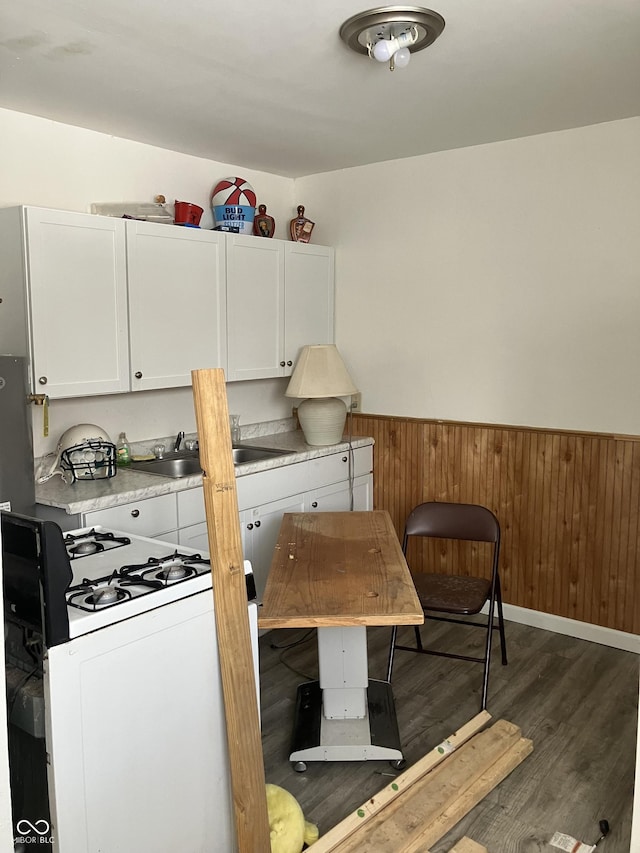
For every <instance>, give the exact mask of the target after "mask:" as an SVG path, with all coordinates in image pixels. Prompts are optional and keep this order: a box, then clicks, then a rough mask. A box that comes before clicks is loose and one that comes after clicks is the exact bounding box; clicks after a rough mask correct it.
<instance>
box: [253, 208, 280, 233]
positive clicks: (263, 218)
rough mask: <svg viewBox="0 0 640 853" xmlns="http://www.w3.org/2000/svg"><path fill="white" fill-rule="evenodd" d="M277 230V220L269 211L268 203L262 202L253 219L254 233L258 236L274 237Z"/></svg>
mask: <svg viewBox="0 0 640 853" xmlns="http://www.w3.org/2000/svg"><path fill="white" fill-rule="evenodd" d="M275 230H276V221H275V219H274V218H273V216H269V214H268V213H267V205H266V204H261V205H259V207H258V212H257V214H256V215H255V217H254V219H253V233H254V234H255V235H256V237H273V235H274V233H275Z"/></svg>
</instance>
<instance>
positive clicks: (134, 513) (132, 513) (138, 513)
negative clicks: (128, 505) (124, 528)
mask: <svg viewBox="0 0 640 853" xmlns="http://www.w3.org/2000/svg"><path fill="white" fill-rule="evenodd" d="M131 515H132V517H133V518H137V517H138V516H139V515H140V510H139V509H132V510H131Z"/></svg>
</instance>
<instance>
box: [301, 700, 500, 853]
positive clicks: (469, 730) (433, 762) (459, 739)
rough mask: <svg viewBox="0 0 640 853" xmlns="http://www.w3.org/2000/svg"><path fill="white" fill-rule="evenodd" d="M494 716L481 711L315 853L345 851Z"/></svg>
mask: <svg viewBox="0 0 640 853" xmlns="http://www.w3.org/2000/svg"><path fill="white" fill-rule="evenodd" d="M490 720H491V714H489V713H488V711H481V712H480V713H479V714H476V716H475V717H472V718H471V720H469V722H467V723H465V724H464V725H463V726H461V727H460V728H459V729H458V731H456V732H454V733H453V734H452V735H450V736H449V737H448V738H446V739H445V740H443V741H442V743H440V744H438V746H436V747H434V749H432V750H431V751H430V752H428V753H427V754H426V755H425V756H423V757H422V758H421V759H419V761H416V763H415V764H413V765H411V767H409V768H408V770H406V771H405V772H404V773H402V774H401V775H400V776H398V777H397V778H396V779H394V781H393V782H391V783H390V784H388V785H386V786H385V787H384V788H383V789H382V790H381V791H379V792H378V793H377V794H375V795H374V796H373V797H371V798H370V799H369V800H367V801H366V803H363V804H362V805H361V806H360V807H359V808H358V809H356V810H355V811H354V812H352V813H351V814H350V815H347V817H346V818H345V819H344V820H342V821H340V823H338V824H336V825H335V826H334V827H332V829H330V830H329V832H327V833H325V835H323V836H321V837H320V838H319V839H318V840H317V841H316V842H315V844H314V845H313V853H331V851H334V850H335V851H338V850H342V849H343V848H342V847H341V844H342V843H343V842H345V841H346V840H347V839H348V838H349V836H350V835H352V834H353V833H354V832H355V831H356V830H359V829H360V827H361V826H363V825H364V824H367V823H369V821H371V820H372V819H373V818H374V817H375V816H376V815H377V814H378V813H379V812H380V811H381V810H382V809H383V808H385V807H386V806H388V805H389V803H391V802H392V801H393V800H395V799H396V798H397V797H399V796H400V795H402V794H404V793H405V792H406V791H407V790H408V789H409V788H410V787H411V786H412V785H413V784H414V783H415V782H417V781H418V780H420V779H421V778H423V776H424V775H425V773H428V772H429V771H430V770H432V769H433V768H434V767H436V766H437V765H438V764H440V763H441V762H442V761H444V760H445V758H446V757H447V756H448V755H450V754H451V753H452V752H454V751H455V750H456V749H458V748H459V747H460V746H462V744H463V743H466V741H468V740H469V738H470V737H472V736H473V735H475V734H477V732H479V731H480V729H482V728H483V727H484V726H485V725H486V724H487V723H488V722H489V721H490Z"/></svg>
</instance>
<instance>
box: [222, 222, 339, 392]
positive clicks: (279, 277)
mask: <svg viewBox="0 0 640 853" xmlns="http://www.w3.org/2000/svg"><path fill="white" fill-rule="evenodd" d="M333 314H334V252H333V249H331V248H329V247H327V246H314V245H310V244H302V243H287V242H285V241H282V240H273V239H269V240H268V239H264V238H261V237H244V236H242V235H233V236H231V237H229V239H228V243H227V334H228V355H229V362H228V373H227V379H229V380H240V379H266V378H269V377H274V376H289V375H291V372H292V370H293V365H294V364H295V360H296V358H297V356H298V353H299V351H300V348H301V347H302V346H304V345H305V344H322V343H333V341H334V325H333Z"/></svg>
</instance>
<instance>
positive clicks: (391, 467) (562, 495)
mask: <svg viewBox="0 0 640 853" xmlns="http://www.w3.org/2000/svg"><path fill="white" fill-rule="evenodd" d="M352 418H353V423H352V431H353V434H354V435H358V436H363V435H369V436H373V438H374V439H375V447H374V508H375V509H386V510H388V511H389V513H390V514H391V517H392V519H393V522H394V525H395V527H396V530H397V532H398V535H399V536H402V531H403V528H404V522H405V519H406V517H407V515H408V513H409V512H410V510H411V509H412V507H413V506H415V505H416V504H418V503H420V502H421V501H427V500H440V501H460V502H464V503H479V504H483V505H484V506H487V507H489V508H490V509H491V510H492V511H493V512H494V513H495V514H496V516H497V517H498V519H499V521H500V525H501V528H502V552H501V561H500V563H501V564H500V572H501V577H502V587H503V598H504V601H505V603H508V604H513V605H517V606H520V607H526V608H529V609H531V610H537V611H541V612H543V613H551V614H556V615H557V616H562V617H566V618H569V619H577V620H579V621H581V622H588V623H592V624H594V625H601V626H603V627H605V628H613V629H617V630H619V631H625V632H629V633H640V606H639V603H640V602H639V596H640V579H639V578H638V571H639V568H640V543H639V536H638V533H639V516H640V437H633V436H615V435H604V434H599V433H573V432H567V431H560V430H557V431H553V430H546V429H532V428H526V427H511V426H497V425H486V424H485V425H483V424H468V423H456V422H448V421H430V420H420V419H413V418H400V417H387V416H382V415H366V414H354V415H353V416H352ZM450 547H451V546H450V545H447V544H446V543H441V542H436V543H431V549H432V550H431V551H430V552H427V551H426V550H425V552H424V554H419V553H417V552H410V554H409V561H410V563H411V564H412V565H416V564H419V560H420V559H422V558H426V557H427V556H428V557H429V559H430V561H431V565H433V560H435V561H436V563H437V561H438V560H440V559H442V558H443V557H444V556H445V554H447V548H450ZM454 556H455V552H454ZM466 559H470V560H472V561H475V562H476V565H478V564H479V563H480V561H481V560H482V559H483V554H482V551H481V548H480V547H478V546H474V547H471V548H469V553H468V554H467V555H466Z"/></svg>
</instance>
